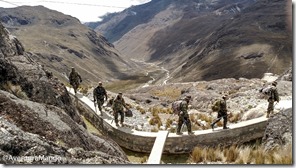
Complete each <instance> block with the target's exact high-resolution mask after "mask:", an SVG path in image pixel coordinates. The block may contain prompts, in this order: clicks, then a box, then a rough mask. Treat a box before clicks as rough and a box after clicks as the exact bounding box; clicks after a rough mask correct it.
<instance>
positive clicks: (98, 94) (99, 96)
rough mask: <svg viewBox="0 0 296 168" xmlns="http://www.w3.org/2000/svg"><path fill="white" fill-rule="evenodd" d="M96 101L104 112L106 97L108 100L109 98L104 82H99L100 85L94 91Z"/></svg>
mask: <svg viewBox="0 0 296 168" xmlns="http://www.w3.org/2000/svg"><path fill="white" fill-rule="evenodd" d="M93 95H94V102H97V103H98V107H99V110H100V112H101V114H102V106H103V104H104V98H106V101H107V99H108V96H107V92H106V89H105V88H104V87H103V86H102V83H101V82H99V86H97V87H96V88H95V89H94V91H93Z"/></svg>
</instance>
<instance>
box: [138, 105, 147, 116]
mask: <svg viewBox="0 0 296 168" xmlns="http://www.w3.org/2000/svg"><path fill="white" fill-rule="evenodd" d="M136 109H137V110H138V111H139V112H140V113H141V114H145V113H146V111H145V109H143V108H142V107H141V106H136Z"/></svg>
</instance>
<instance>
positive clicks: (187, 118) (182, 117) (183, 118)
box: [177, 115, 191, 133]
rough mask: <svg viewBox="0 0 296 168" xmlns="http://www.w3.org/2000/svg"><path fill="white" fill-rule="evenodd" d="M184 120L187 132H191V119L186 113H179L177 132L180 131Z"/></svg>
mask: <svg viewBox="0 0 296 168" xmlns="http://www.w3.org/2000/svg"><path fill="white" fill-rule="evenodd" d="M184 122H185V124H186V126H187V130H188V132H191V121H190V119H189V116H188V115H179V122H178V128H177V133H180V132H181V127H182V125H183V123H184Z"/></svg>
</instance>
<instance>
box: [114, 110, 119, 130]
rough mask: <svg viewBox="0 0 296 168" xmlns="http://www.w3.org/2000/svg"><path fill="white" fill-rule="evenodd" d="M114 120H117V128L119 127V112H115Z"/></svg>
mask: <svg viewBox="0 0 296 168" xmlns="http://www.w3.org/2000/svg"><path fill="white" fill-rule="evenodd" d="M114 120H115V124H116V126H117V127H118V126H119V125H118V112H117V111H115V112H114Z"/></svg>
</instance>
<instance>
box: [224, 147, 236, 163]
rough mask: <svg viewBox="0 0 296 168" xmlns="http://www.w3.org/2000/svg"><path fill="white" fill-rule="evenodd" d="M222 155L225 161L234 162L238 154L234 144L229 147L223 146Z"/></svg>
mask: <svg viewBox="0 0 296 168" xmlns="http://www.w3.org/2000/svg"><path fill="white" fill-rule="evenodd" d="M223 153H224V157H225V158H226V160H225V161H226V162H228V163H229V162H230V163H231V162H235V161H236V159H237V158H238V156H239V150H238V148H237V147H236V146H235V145H232V146H231V147H230V148H224V150H223Z"/></svg>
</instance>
